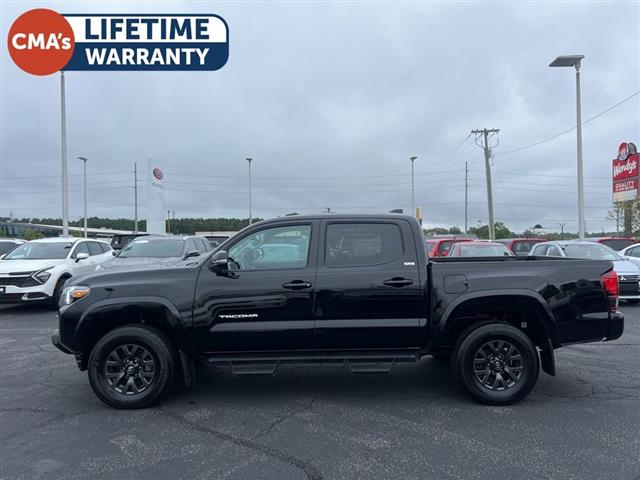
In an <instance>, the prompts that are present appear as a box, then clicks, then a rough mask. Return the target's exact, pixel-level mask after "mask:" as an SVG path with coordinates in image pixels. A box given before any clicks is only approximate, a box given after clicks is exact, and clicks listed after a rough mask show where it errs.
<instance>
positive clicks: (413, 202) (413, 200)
mask: <svg viewBox="0 0 640 480" xmlns="http://www.w3.org/2000/svg"><path fill="white" fill-rule="evenodd" d="M416 158H418V157H416V156H413V157H411V158H410V160H411V215H413V216H415V215H416V192H415V188H414V183H413V178H414V176H413V162H415V161H416Z"/></svg>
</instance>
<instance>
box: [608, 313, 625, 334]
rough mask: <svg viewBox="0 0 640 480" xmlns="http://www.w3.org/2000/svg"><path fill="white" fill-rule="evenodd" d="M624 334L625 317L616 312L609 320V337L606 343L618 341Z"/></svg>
mask: <svg viewBox="0 0 640 480" xmlns="http://www.w3.org/2000/svg"><path fill="white" fill-rule="evenodd" d="M623 332H624V315H622V313H620V312H615V313H612V314H611V318H610V319H609V327H608V328H607V336H606V337H605V341H609V340H617V339H618V338H620V337H621V336H622V333H623Z"/></svg>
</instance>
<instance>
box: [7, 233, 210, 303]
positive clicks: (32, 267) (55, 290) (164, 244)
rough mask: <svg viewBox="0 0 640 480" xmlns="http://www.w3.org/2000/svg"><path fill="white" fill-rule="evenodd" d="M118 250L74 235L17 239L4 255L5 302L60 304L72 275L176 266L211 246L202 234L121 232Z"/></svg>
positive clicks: (104, 243) (117, 244) (201, 253)
mask: <svg viewBox="0 0 640 480" xmlns="http://www.w3.org/2000/svg"><path fill="white" fill-rule="evenodd" d="M119 237H120V238H118V239H117V240H116V242H115V245H116V246H119V247H120V248H121V249H120V250H119V251H116V250H115V249H113V248H112V247H111V245H110V244H109V243H107V242H105V241H102V240H95V239H84V238H75V237H58V238H43V239H38V240H32V241H30V242H22V243H16V245H17V246H16V248H13V249H12V250H11V251H9V252H8V253H6V254H4V256H3V257H2V259H0V302H6V303H22V302H25V303H26V302H43V301H49V302H51V303H52V304H53V305H55V306H57V305H58V302H59V300H60V296H61V294H62V290H63V288H64V285H65V282H66V281H67V280H69V279H70V278H74V277H78V276H80V275H85V274H89V273H92V272H94V271H96V270H104V269H107V268H112V269H113V268H132V267H134V268H140V267H143V266H145V265H153V266H160V265H171V264H174V263H176V262H180V261H182V260H186V259H188V258H192V257H197V256H200V255H203V254H206V253H208V252H210V251H211V250H212V247H211V245H210V243H209V242H208V241H207V239H206V238H204V237H199V236H184V237H177V236H152V235H146V234H144V235H137V234H136V235H133V236H132V238H129V241H128V243H126V244H125V245H123V243H124V239H123V238H122V236H119Z"/></svg>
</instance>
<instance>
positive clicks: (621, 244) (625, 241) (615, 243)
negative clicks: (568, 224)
mask: <svg viewBox="0 0 640 480" xmlns="http://www.w3.org/2000/svg"><path fill="white" fill-rule="evenodd" d="M585 240H586V241H587V242H596V243H601V244H603V245H606V246H607V247H609V248H612V249H613V250H615V251H616V252H619V251H620V250H622V249H623V248H627V247H629V246H631V245H633V244H635V243H638V241H637V240H636V239H635V238H631V237H591V238H585Z"/></svg>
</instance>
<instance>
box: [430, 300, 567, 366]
mask: <svg viewBox="0 0 640 480" xmlns="http://www.w3.org/2000/svg"><path fill="white" fill-rule="evenodd" d="M487 321H496V322H504V323H508V324H510V325H512V326H514V327H516V328H518V329H519V330H522V331H523V332H524V333H525V334H526V335H527V336H528V337H529V338H531V340H532V342H533V343H534V345H536V346H537V347H538V348H540V349H541V356H542V364H543V369H544V371H545V372H547V373H549V374H551V375H554V374H555V368H554V359H553V345H555V344H556V342H555V338H554V333H553V326H552V322H553V313H552V311H551V309H550V308H549V305H548V304H547V303H546V301H545V300H544V298H542V297H541V296H540V295H539V294H537V293H536V292H532V291H529V290H516V289H514V290H506V291H502V292H495V291H487V292H473V293H471V294H469V295H464V296H461V297H459V298H458V299H456V301H455V302H452V303H451V304H450V305H449V306H448V307H447V308H446V309H445V311H444V313H443V314H442V317H441V318H440V322H439V324H438V325H437V327H436V330H435V332H434V333H435V334H436V335H437V337H436V339H435V340H437V341H436V342H435V343H436V344H438V345H440V346H441V349H442V350H444V351H447V350H448V349H450V348H451V346H452V345H453V344H454V342H455V341H456V339H457V337H458V336H459V335H460V334H461V333H462V332H464V331H465V330H466V329H468V328H469V327H470V326H472V325H474V324H480V323H485V322H487Z"/></svg>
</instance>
